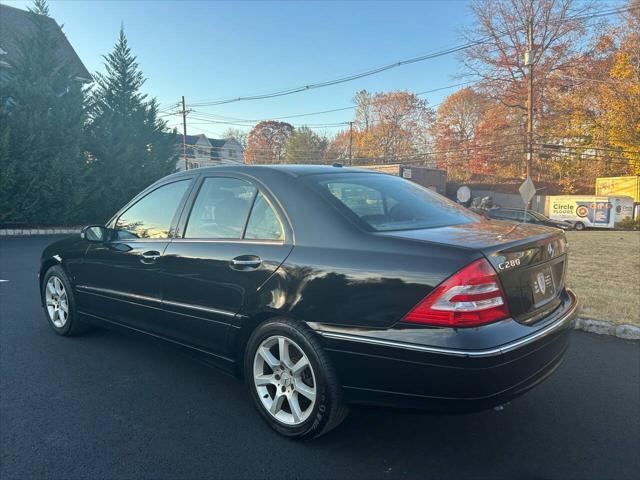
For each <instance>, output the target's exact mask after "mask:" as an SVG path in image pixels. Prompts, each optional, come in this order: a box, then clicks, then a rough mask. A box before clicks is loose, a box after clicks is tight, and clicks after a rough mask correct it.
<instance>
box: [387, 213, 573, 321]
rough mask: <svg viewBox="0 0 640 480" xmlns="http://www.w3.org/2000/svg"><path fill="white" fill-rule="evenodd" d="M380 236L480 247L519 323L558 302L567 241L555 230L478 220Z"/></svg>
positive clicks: (563, 279) (534, 316)
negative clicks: (495, 273) (497, 277)
mask: <svg viewBox="0 0 640 480" xmlns="http://www.w3.org/2000/svg"><path fill="white" fill-rule="evenodd" d="M380 235H384V236H393V237H399V238H404V239H409V240H416V241H424V242H429V243H440V244H446V245H453V246H456V247H460V248H464V249H472V250H477V251H479V252H481V253H482V254H483V255H484V256H485V257H486V258H487V259H488V260H489V262H490V263H491V265H493V267H494V268H495V270H496V271H497V272H498V276H499V277H500V281H501V283H502V287H503V290H504V292H505V295H506V297H507V298H506V300H507V303H508V306H509V311H510V313H511V316H512V317H513V318H514V319H515V320H516V321H518V322H520V323H526V324H532V323H535V322H536V321H538V320H540V319H541V318H543V317H544V316H546V315H547V314H548V313H550V312H551V311H552V310H554V309H555V308H556V307H557V306H558V305H559V304H560V293H561V292H562V290H563V289H564V286H565V285H564V282H565V272H566V264H567V261H566V258H567V255H566V251H567V244H566V240H565V236H564V233H563V232H562V231H561V230H559V229H555V228H550V227H542V226H538V225H531V224H514V223H511V222H503V221H499V220H486V221H485V220H482V221H478V222H472V223H466V224H460V225H453V226H448V227H441V228H430V229H422V230H406V231H394V232H381V233H380Z"/></svg>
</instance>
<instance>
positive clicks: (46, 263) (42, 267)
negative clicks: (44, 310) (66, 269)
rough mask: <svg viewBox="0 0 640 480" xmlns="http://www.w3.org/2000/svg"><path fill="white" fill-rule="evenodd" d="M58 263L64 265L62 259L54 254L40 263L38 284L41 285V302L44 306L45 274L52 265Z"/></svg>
mask: <svg viewBox="0 0 640 480" xmlns="http://www.w3.org/2000/svg"><path fill="white" fill-rule="evenodd" d="M56 265H60V266H62V261H61V260H60V258H59V257H58V256H57V255H54V256H52V257H49V258H47V259H45V260H43V261H42V264H41V265H40V271H39V272H38V285H39V287H40V303H41V304H42V305H43V306H44V303H43V301H42V283H43V282H44V276H45V275H46V273H47V271H48V270H49V269H50V268H51V267H54V266H56Z"/></svg>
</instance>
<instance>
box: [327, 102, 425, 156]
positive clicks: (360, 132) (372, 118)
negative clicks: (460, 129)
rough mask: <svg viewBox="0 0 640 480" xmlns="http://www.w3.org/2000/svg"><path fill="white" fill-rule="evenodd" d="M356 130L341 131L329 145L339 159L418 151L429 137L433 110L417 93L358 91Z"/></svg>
mask: <svg viewBox="0 0 640 480" xmlns="http://www.w3.org/2000/svg"><path fill="white" fill-rule="evenodd" d="M354 101H355V102H356V114H355V121H354V123H353V131H346V132H340V133H339V134H338V135H336V138H335V139H334V141H333V142H332V143H331V145H329V147H328V152H329V154H330V155H331V156H335V157H336V159H341V158H345V159H346V158H349V143H351V154H352V157H353V159H354V163H360V164H365V163H384V162H389V161H394V160H399V159H403V158H405V159H406V158H408V157H410V156H412V155H416V154H417V153H418V152H420V151H424V149H425V147H426V146H427V144H428V141H429V138H430V137H429V128H428V127H429V125H430V124H431V122H432V121H433V111H432V110H431V109H430V108H429V106H428V104H427V102H426V101H425V100H422V99H420V98H418V97H417V96H416V95H415V94H413V93H409V92H403V91H395V92H383V93H375V94H371V93H369V92H367V91H366V90H363V91H360V92H358V93H357V94H356V95H355V97H354Z"/></svg>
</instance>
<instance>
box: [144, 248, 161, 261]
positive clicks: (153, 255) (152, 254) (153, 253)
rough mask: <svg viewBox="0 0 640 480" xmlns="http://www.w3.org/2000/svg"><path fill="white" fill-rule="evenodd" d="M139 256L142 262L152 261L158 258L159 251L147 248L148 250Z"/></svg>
mask: <svg viewBox="0 0 640 480" xmlns="http://www.w3.org/2000/svg"><path fill="white" fill-rule="evenodd" d="M141 256H142V258H141V259H140V261H141V262H142V263H153V262H155V261H156V260H157V259H158V258H160V252H158V251H157V250H149V251H148V252H144V253H143V254H142V255H141Z"/></svg>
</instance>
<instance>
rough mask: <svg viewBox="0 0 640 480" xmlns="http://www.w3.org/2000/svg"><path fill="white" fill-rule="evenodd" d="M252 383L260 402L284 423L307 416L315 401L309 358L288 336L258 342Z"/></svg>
mask: <svg viewBox="0 0 640 480" xmlns="http://www.w3.org/2000/svg"><path fill="white" fill-rule="evenodd" d="M253 383H254V385H255V388H256V391H257V393H258V397H259V398H260V401H261V403H262V406H263V407H264V408H265V409H266V410H267V412H269V414H270V415H271V416H272V417H273V418H275V419H276V420H278V421H279V422H281V423H284V424H285V425H299V424H301V423H303V422H304V421H305V420H307V419H308V418H309V415H311V412H312V411H313V407H314V405H315V403H316V392H317V385H316V378H315V374H314V372H313V367H312V366H311V363H310V362H309V358H308V357H307V355H305V353H304V351H303V350H302V348H300V346H299V345H298V344H297V343H295V342H294V341H293V340H291V339H290V338H287V337H284V336H280V335H274V336H271V337H268V338H267V339H265V340H263V341H262V343H260V346H259V347H258V348H257V350H256V353H255V356H254V360H253Z"/></svg>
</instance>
